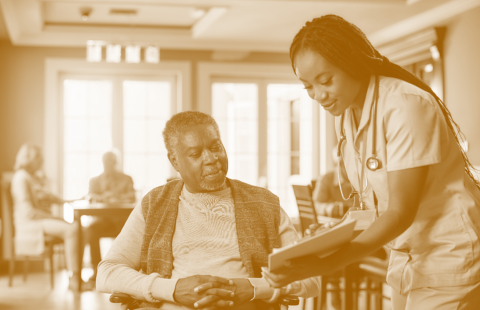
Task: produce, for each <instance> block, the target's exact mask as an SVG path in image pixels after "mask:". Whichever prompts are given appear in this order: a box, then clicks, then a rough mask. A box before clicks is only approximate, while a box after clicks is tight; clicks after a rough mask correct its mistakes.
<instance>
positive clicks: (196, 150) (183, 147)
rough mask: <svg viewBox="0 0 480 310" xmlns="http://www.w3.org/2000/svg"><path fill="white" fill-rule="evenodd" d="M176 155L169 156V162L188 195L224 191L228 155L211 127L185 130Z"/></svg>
mask: <svg viewBox="0 0 480 310" xmlns="http://www.w3.org/2000/svg"><path fill="white" fill-rule="evenodd" d="M176 153H177V154H176V156H173V155H171V154H169V155H168V158H169V159H170V162H171V163H172V165H173V167H174V168H175V170H177V171H178V172H179V173H180V175H181V176H182V179H183V181H184V182H185V186H186V187H187V190H188V191H189V192H191V193H201V192H209V191H216V190H222V189H225V188H227V184H226V182H225V181H226V177H227V172H228V158H227V153H226V152H225V148H224V147H223V144H222V141H221V140H220V136H219V135H218V133H217V132H216V130H215V129H214V128H213V126H208V125H196V126H192V127H188V128H186V129H184V130H183V131H182V132H181V133H180V136H179V139H178V143H177V147H176Z"/></svg>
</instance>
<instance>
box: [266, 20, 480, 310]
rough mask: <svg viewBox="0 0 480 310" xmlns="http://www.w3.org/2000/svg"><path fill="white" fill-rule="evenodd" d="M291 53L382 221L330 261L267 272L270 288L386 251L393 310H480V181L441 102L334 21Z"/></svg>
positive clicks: (320, 25)
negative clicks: (388, 251)
mask: <svg viewBox="0 0 480 310" xmlns="http://www.w3.org/2000/svg"><path fill="white" fill-rule="evenodd" d="M290 56H291V61H292V66H293V69H294V71H295V73H296V75H297V76H298V78H299V79H300V80H301V81H302V83H303V84H304V85H305V88H306V90H307V91H308V94H309V96H310V97H311V98H312V99H314V100H316V101H317V102H318V103H319V104H320V105H321V106H322V107H323V108H324V109H325V110H326V111H328V112H329V113H330V114H332V115H334V116H335V117H336V118H335V128H336V133H337V137H338V138H339V140H340V141H343V143H342V145H341V148H340V151H341V152H340V155H341V156H343V158H344V162H345V166H346V169H347V173H348V175H349V178H350V181H351V182H352V184H353V185H354V187H355V189H356V191H357V192H358V195H359V197H360V199H361V203H362V202H363V205H364V206H365V208H366V209H367V211H366V213H364V214H375V213H377V210H378V214H379V217H378V218H377V219H376V220H375V221H374V222H373V223H372V224H371V225H370V226H369V227H368V228H367V229H365V231H364V232H362V233H361V234H360V235H358V236H357V237H356V238H355V239H354V240H353V241H352V242H350V243H348V244H347V245H345V246H344V247H343V248H341V249H340V250H338V251H337V252H335V253H333V254H331V255H330V256H327V257H324V258H318V257H314V256H306V257H303V258H300V259H298V260H295V261H291V262H290V265H289V266H288V267H285V268H284V269H283V270H280V269H279V270H278V271H275V272H269V271H267V270H266V271H265V273H264V274H265V277H266V278H267V279H268V281H269V283H271V285H272V286H274V287H282V286H284V285H287V284H288V283H289V282H291V281H298V280H299V279H302V278H305V277H311V276H318V275H325V274H330V273H331V272H334V271H336V270H339V269H341V268H343V267H345V266H346V265H348V264H351V263H353V262H356V261H359V260H360V259H362V258H363V257H365V256H366V255H368V254H370V253H372V252H374V251H376V250H377V249H379V248H380V247H382V246H386V247H388V248H389V249H391V254H390V261H389V264H388V272H387V279H386V280H387V283H388V284H389V285H390V286H391V287H392V308H393V309H394V310H402V309H407V310H413V309H422V310H429V309H432V310H433V309H444V310H447V309H463V310H466V309H472V310H473V309H478V307H479V305H480V259H479V257H480V242H479V236H480V189H479V188H480V184H479V183H478V181H477V180H476V179H475V177H474V176H473V174H472V170H471V169H473V166H472V164H471V163H470V161H469V159H468V157H467V155H466V153H465V151H464V150H463V149H462V148H461V146H460V145H461V143H460V142H461V141H462V139H461V136H462V134H461V132H460V129H459V127H458V125H457V124H456V123H455V121H454V120H453V118H452V115H451V114H450V112H449V110H448V109H447V107H446V106H445V104H444V102H443V101H442V100H441V99H440V98H439V97H438V96H437V95H436V94H435V92H433V90H432V89H431V88H430V87H429V86H428V85H427V84H425V83H424V82H423V81H421V80H420V79H419V78H418V77H416V76H415V75H413V74H411V73H410V72H408V71H406V70H405V69H403V68H401V67H400V66H398V65H396V64H394V63H391V62H390V61H389V60H388V59H387V58H386V57H385V56H382V55H381V54H380V53H379V52H378V51H377V50H376V49H375V48H374V47H373V46H372V44H371V43H370V42H369V41H368V39H367V37H366V36H365V34H364V33H363V32H362V31H361V30H360V29H359V28H358V27H356V26H355V25H353V24H351V23H349V22H347V21H346V20H344V19H343V18H341V17H339V16H336V15H325V16H322V17H319V18H315V19H314V20H312V21H311V22H307V23H306V25H305V26H304V27H303V28H302V29H301V30H300V31H299V32H298V34H297V35H296V36H295V38H294V39H293V42H292V45H291V47H290ZM451 104H454V103H451ZM367 183H368V184H367ZM362 197H363V198H362Z"/></svg>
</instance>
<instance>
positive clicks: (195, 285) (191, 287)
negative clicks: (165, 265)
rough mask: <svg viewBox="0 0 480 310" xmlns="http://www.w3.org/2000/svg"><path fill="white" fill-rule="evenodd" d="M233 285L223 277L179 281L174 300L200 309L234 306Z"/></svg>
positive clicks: (200, 276) (203, 277)
mask: <svg viewBox="0 0 480 310" xmlns="http://www.w3.org/2000/svg"><path fill="white" fill-rule="evenodd" d="M247 281H248V280H247ZM233 284H234V281H232V280H228V279H225V278H222V277H215V276H204V275H195V276H190V277H186V278H182V279H179V280H178V281H177V285H176V286H175V292H174V293H173V299H174V300H175V302H178V303H180V304H182V305H185V306H187V307H195V308H199V309H215V308H217V307H226V306H233V302H232V301H231V299H232V298H233V297H234V296H235V293H234V287H233V286H232V285H233Z"/></svg>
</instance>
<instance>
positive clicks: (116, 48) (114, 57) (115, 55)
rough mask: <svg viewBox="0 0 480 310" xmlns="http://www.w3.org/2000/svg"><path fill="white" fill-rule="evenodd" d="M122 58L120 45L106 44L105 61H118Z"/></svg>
mask: <svg viewBox="0 0 480 310" xmlns="http://www.w3.org/2000/svg"><path fill="white" fill-rule="evenodd" d="M121 59H122V46H121V45H120V44H108V45H107V62H114V63H119V62H120V60H121Z"/></svg>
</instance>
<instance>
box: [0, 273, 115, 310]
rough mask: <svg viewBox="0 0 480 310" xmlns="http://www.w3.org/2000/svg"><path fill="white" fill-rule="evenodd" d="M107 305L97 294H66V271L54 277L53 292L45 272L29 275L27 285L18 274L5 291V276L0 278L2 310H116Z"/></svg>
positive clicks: (99, 294) (101, 295)
mask: <svg viewBox="0 0 480 310" xmlns="http://www.w3.org/2000/svg"><path fill="white" fill-rule="evenodd" d="M119 308H120V307H119V306H118V305H116V304H111V303H110V302H109V301H108V295H107V294H102V293H98V292H96V291H89V292H82V293H73V292H72V291H69V290H68V275H67V272H66V271H65V270H63V271H59V272H57V273H56V274H55V289H53V290H52V289H50V279H49V275H48V273H46V272H43V273H31V274H29V275H28V279H27V281H26V282H23V279H22V275H21V274H17V275H16V276H15V278H14V280H13V286H12V287H8V276H2V277H0V309H1V310H119Z"/></svg>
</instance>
